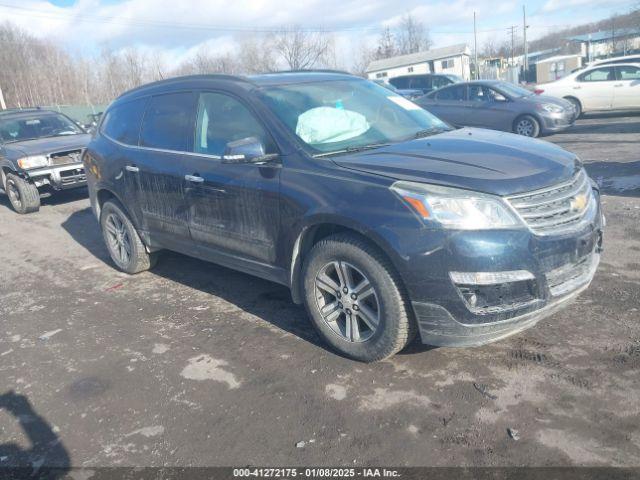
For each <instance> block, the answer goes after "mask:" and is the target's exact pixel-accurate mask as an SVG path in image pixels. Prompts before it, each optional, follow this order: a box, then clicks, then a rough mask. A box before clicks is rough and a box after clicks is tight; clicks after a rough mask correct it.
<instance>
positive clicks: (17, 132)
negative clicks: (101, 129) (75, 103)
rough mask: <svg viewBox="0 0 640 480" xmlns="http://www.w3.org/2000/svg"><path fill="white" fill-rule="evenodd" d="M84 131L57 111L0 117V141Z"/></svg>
mask: <svg viewBox="0 0 640 480" xmlns="http://www.w3.org/2000/svg"><path fill="white" fill-rule="evenodd" d="M78 133H84V132H83V131H82V129H81V128H80V127H78V126H77V125H76V124H75V123H73V122H72V121H71V120H69V119H68V118H67V117H65V116H64V115H60V114H58V113H34V114H33V115H26V114H22V115H16V116H12V117H11V118H0V141H2V142H4V143H11V142H22V141H24V140H35V139H37V138H44V137H57V136H59V135H76V134H78Z"/></svg>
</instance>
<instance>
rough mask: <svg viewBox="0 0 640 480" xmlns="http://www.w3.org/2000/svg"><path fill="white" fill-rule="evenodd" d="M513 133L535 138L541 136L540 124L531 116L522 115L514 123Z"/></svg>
mask: <svg viewBox="0 0 640 480" xmlns="http://www.w3.org/2000/svg"><path fill="white" fill-rule="evenodd" d="M513 133H517V134H518V135H522V136H524V137H531V138H535V137H537V136H538V135H540V122H538V120H536V119H535V118H534V117H532V116H531V115H522V116H521V117H518V118H516V121H515V122H514V123H513Z"/></svg>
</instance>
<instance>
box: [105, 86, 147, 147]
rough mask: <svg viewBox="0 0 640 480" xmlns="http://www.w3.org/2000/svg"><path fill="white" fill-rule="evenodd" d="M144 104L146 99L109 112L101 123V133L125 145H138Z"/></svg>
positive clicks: (123, 105) (118, 106)
mask: <svg viewBox="0 0 640 480" xmlns="http://www.w3.org/2000/svg"><path fill="white" fill-rule="evenodd" d="M146 103H147V99H146V98H141V99H139V100H134V101H132V102H128V103H123V104H122V105H117V106H115V107H114V108H112V109H111V110H109V111H108V112H107V116H106V117H105V119H104V122H103V123H102V133H104V134H105V135H106V136H108V137H109V138H112V139H113V140H117V141H118V142H121V143H124V144H126V145H134V146H135V145H138V135H139V134H140V123H141V122H142V115H143V113H144V107H145V105H146Z"/></svg>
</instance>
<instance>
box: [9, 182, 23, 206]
mask: <svg viewBox="0 0 640 480" xmlns="http://www.w3.org/2000/svg"><path fill="white" fill-rule="evenodd" d="M7 195H8V196H9V200H10V201H11V204H12V205H14V206H15V207H18V208H19V207H21V206H22V199H21V198H20V190H18V187H17V186H16V184H15V183H14V182H13V181H12V180H9V181H7Z"/></svg>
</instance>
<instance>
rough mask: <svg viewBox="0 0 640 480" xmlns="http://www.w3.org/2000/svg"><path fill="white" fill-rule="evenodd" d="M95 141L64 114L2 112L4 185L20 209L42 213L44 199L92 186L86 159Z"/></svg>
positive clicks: (0, 134)
mask: <svg viewBox="0 0 640 480" xmlns="http://www.w3.org/2000/svg"><path fill="white" fill-rule="evenodd" d="M89 139H90V136H89V135H88V134H87V133H86V132H85V131H84V130H83V129H82V128H81V127H80V126H78V125H77V124H76V123H75V122H74V121H73V120H71V119H70V118H69V117H67V116H65V115H63V114H61V113H58V112H53V111H48V110H41V109H37V108H36V109H25V110H5V111H3V112H0V170H1V171H0V186H2V188H3V190H4V192H5V193H6V194H7V196H8V197H9V201H10V202H11V206H12V207H13V208H14V210H15V211H16V212H18V213H31V212H36V211H38V210H39V209H40V196H41V195H42V194H51V193H53V192H57V191H60V190H68V189H72V188H78V187H84V186H86V183H87V181H86V176H85V173H84V166H83V165H82V158H81V155H82V151H83V149H84V148H85V147H86V145H87V143H89Z"/></svg>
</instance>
